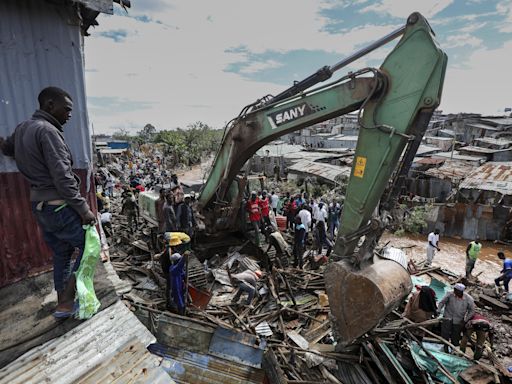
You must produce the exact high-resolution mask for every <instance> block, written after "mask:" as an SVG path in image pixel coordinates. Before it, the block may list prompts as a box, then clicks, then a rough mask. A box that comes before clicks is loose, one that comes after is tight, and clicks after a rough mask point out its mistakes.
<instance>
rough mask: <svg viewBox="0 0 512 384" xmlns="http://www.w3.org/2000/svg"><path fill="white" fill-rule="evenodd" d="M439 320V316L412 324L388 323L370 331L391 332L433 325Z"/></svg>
mask: <svg viewBox="0 0 512 384" xmlns="http://www.w3.org/2000/svg"><path fill="white" fill-rule="evenodd" d="M440 322H441V319H440V318H437V319H431V320H425V321H423V322H421V323H413V324H406V325H399V326H396V327H389V326H388V324H387V325H386V326H385V327H383V328H375V329H374V330H373V331H372V332H375V333H391V332H399V331H403V330H406V329H413V328H420V327H428V326H431V325H435V324H438V323H440Z"/></svg>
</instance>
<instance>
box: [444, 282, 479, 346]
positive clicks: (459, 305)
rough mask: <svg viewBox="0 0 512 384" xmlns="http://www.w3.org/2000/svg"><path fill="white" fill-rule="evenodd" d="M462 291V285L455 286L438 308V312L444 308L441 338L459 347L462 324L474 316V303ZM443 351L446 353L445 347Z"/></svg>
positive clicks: (464, 287)
mask: <svg viewBox="0 0 512 384" xmlns="http://www.w3.org/2000/svg"><path fill="white" fill-rule="evenodd" d="M464 289H466V286H465V285H464V284H461V283H457V284H455V285H454V287H453V292H448V293H447V294H446V295H445V296H444V297H443V298H442V300H441V301H440V302H439V307H438V309H439V312H441V310H442V309H443V308H444V313H443V321H442V323H441V336H442V337H443V338H445V339H446V340H448V341H451V342H452V344H453V345H455V346H458V345H459V341H460V338H461V332H462V329H463V327H464V324H465V323H466V321H468V320H469V319H471V318H472V317H473V315H474V314H475V301H474V300H473V298H472V297H471V296H470V295H468V294H467V293H465V292H464ZM444 349H445V352H448V346H447V345H445V346H444Z"/></svg>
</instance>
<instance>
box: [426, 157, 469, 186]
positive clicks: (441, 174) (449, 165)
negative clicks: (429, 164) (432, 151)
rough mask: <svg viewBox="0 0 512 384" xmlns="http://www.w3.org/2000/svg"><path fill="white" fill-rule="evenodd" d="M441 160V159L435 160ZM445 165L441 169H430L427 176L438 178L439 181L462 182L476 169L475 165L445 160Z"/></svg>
mask: <svg viewBox="0 0 512 384" xmlns="http://www.w3.org/2000/svg"><path fill="white" fill-rule="evenodd" d="M435 160H439V159H435ZM443 161H444V164H443V165H441V166H440V167H439V168H430V169H428V170H426V171H425V174H426V175H429V176H432V177H437V178H438V179H448V180H454V181H455V180H461V179H463V178H464V177H466V175H467V174H468V173H470V172H471V171H472V170H473V169H475V168H476V166H475V165H472V164H471V163H468V162H464V161H454V160H443Z"/></svg>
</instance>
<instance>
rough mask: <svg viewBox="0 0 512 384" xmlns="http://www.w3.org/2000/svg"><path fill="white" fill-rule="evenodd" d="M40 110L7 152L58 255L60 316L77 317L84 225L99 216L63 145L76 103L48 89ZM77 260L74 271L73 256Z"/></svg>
mask: <svg viewBox="0 0 512 384" xmlns="http://www.w3.org/2000/svg"><path fill="white" fill-rule="evenodd" d="M38 101H39V109H38V110H37V111H36V112H35V113H34V114H33V115H32V117H31V118H30V119H29V120H26V121H24V122H22V123H21V124H19V125H18V126H17V127H16V130H15V131H14V133H13V134H12V135H11V136H10V137H8V138H7V139H6V140H5V141H3V140H2V143H1V144H2V150H3V152H4V154H5V155H7V156H11V157H14V159H15V160H16V165H17V167H18V169H19V170H20V172H21V173H22V174H23V176H25V178H26V179H27V181H28V182H29V183H30V201H31V203H32V212H33V213H34V215H35V217H36V220H37V222H38V224H39V227H40V228H41V230H42V232H43V237H44V240H45V242H46V244H47V245H48V247H49V248H50V249H51V250H52V251H53V280H54V284H55V290H56V291H57V298H58V304H57V309H56V311H55V313H54V316H55V317H70V316H72V315H73V314H74V307H76V306H75V305H74V298H75V289H76V288H75V275H74V273H73V272H76V271H77V269H78V267H79V265H80V260H81V258H82V253H83V249H84V244H85V231H84V229H83V228H82V224H94V223H95V221H96V216H95V215H94V213H93V212H92V211H91V209H90V207H89V205H88V204H87V201H86V200H85V199H84V198H83V197H82V196H81V195H80V181H79V178H78V177H77V176H76V175H75V174H74V173H73V160H72V158H71V152H70V150H69V148H68V146H67V144H66V142H65V141H64V135H63V129H64V128H63V125H64V124H66V122H67V121H68V120H69V119H70V118H71V111H72V109H73V101H72V100H71V96H70V95H69V94H68V93H67V92H65V91H64V90H62V89H60V88H56V87H48V88H45V89H43V90H42V91H41V93H40V94H39V96H38ZM73 254H76V255H77V257H76V261H75V263H74V264H73V266H72V267H71V257H72V255H73Z"/></svg>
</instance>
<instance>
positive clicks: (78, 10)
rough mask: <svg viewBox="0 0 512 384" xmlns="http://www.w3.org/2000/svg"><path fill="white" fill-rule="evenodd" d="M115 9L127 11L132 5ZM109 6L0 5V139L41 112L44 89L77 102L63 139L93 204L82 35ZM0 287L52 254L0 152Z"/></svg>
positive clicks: (88, 1) (18, 1) (58, 0)
mask: <svg viewBox="0 0 512 384" xmlns="http://www.w3.org/2000/svg"><path fill="white" fill-rule="evenodd" d="M116 2H118V3H122V4H123V5H129V2H128V0H118V1H116ZM100 12H103V13H113V1H112V0H73V1H64V0H52V1H44V0H3V1H1V2H0V63H1V68H2V70H1V71H0V137H7V136H9V135H11V134H12V133H13V131H14V129H15V128H16V126H17V124H18V123H20V122H21V121H23V120H26V119H27V118H29V117H30V116H31V115H32V113H33V112H34V111H35V110H36V109H37V108H38V105H37V95H38V94H39V92H40V91H41V90H42V89H43V88H45V87H47V86H57V87H60V88H63V89H64V90H66V91H67V92H68V93H69V94H70V95H71V97H72V98H73V103H74V111H73V117H72V118H71V120H70V121H69V122H68V123H67V124H66V126H65V129H64V136H65V139H66V142H67V144H68V146H69V148H70V150H71V153H72V155H73V160H74V168H75V172H76V173H77V175H78V176H79V177H80V179H81V181H82V184H81V188H82V193H83V194H84V195H86V196H87V197H88V199H89V202H90V203H91V204H92V206H93V207H94V206H95V198H94V187H93V183H92V177H91V176H92V175H91V174H92V164H91V161H92V160H91V159H92V156H91V139H90V137H91V132H90V130H89V119H88V115H87V104H86V94H85V80H84V50H83V47H84V36H86V35H87V33H88V32H87V31H88V29H89V28H90V27H91V26H93V25H97V22H96V17H97V16H98V15H99V13H100ZM0 210H1V212H2V215H0V239H2V242H1V244H0V287H1V286H5V285H6V284H9V283H12V282H14V281H17V280H20V279H22V278H24V277H26V276H29V275H33V274H35V273H38V272H41V271H45V270H48V269H49V268H50V265H51V255H50V252H49V250H48V249H47V247H46V245H45V243H44V241H43V238H42V236H41V234H40V232H39V230H38V228H37V225H36V222H35V220H34V218H33V215H32V212H31V205H30V201H29V186H28V184H27V182H26V181H25V179H24V178H23V176H22V175H21V174H20V173H19V171H18V169H17V168H16V163H15V162H14V161H13V160H12V159H10V158H7V157H5V156H3V155H2V154H0Z"/></svg>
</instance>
